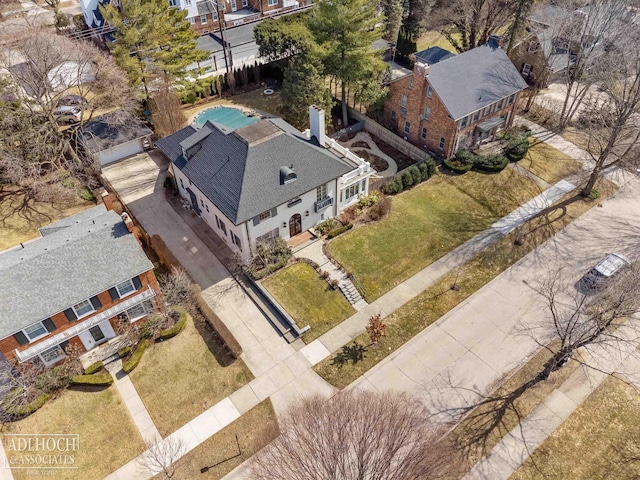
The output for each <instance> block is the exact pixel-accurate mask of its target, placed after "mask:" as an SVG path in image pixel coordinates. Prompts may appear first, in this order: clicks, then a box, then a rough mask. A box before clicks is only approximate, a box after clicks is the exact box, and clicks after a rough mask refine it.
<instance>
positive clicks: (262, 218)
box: [259, 210, 271, 221]
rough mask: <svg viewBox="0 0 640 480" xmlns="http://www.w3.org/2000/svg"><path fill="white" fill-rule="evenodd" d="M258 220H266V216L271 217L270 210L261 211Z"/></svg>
mask: <svg viewBox="0 0 640 480" xmlns="http://www.w3.org/2000/svg"><path fill="white" fill-rule="evenodd" d="M259 217H260V221H263V220H266V219H267V218H271V210H267V211H266V212H262V213H261V214H260V215H259Z"/></svg>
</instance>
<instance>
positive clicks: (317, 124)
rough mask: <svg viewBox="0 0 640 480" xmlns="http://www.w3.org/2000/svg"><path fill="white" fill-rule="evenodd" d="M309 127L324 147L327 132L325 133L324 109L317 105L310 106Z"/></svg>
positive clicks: (312, 134) (313, 135)
mask: <svg viewBox="0 0 640 480" xmlns="http://www.w3.org/2000/svg"><path fill="white" fill-rule="evenodd" d="M309 129H310V131H311V136H312V137H316V140H317V141H318V143H319V144H320V146H321V147H323V148H324V143H325V133H324V110H323V109H321V108H320V107H316V106H315V105H311V106H310V107H309Z"/></svg>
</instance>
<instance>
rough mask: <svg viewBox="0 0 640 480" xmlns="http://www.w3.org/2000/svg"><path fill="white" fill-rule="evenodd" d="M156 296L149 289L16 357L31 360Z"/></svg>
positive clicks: (21, 359)
mask: <svg viewBox="0 0 640 480" xmlns="http://www.w3.org/2000/svg"><path fill="white" fill-rule="evenodd" d="M155 295H156V292H155V291H154V290H153V289H152V288H151V287H149V288H147V290H145V291H144V292H142V293H139V294H138V295H135V296H133V297H130V298H127V299H126V300H125V301H124V302H120V303H119V304H117V305H115V306H113V307H111V308H109V309H107V310H105V311H104V312H100V313H98V314H97V315H94V316H93V317H90V318H88V319H87V320H85V321H84V322H79V323H77V324H75V325H74V326H72V327H70V328H67V329H66V330H65V331H63V332H60V333H58V334H57V335H54V336H53V337H51V338H47V339H46V340H45V341H44V342H40V343H38V344H36V345H34V346H33V347H29V348H27V349H25V350H22V351H18V350H16V356H17V357H18V360H19V361H21V362H24V361H25V360H29V359H30V358H33V357H35V356H36V355H38V354H40V353H42V352H44V351H45V350H48V349H49V348H53V347H55V346H56V345H59V344H60V343H62V342H64V341H66V340H69V339H70V338H72V337H75V336H76V335H78V334H79V333H81V332H84V331H85V330H88V329H90V328H91V327H94V326H96V325H97V324H99V323H101V322H103V321H105V320H109V319H110V318H112V317H115V316H116V315H118V314H119V313H122V312H124V311H125V310H128V309H130V308H131V307H134V306H136V305H138V304H139V303H142V302H144V301H145V300H149V299H150V298H153V297H154V296H155Z"/></svg>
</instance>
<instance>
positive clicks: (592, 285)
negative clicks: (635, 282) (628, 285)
mask: <svg viewBox="0 0 640 480" xmlns="http://www.w3.org/2000/svg"><path fill="white" fill-rule="evenodd" d="M630 266H631V262H630V261H629V259H628V258H627V257H625V256H624V255H622V254H620V253H608V254H607V255H606V256H605V257H604V258H603V259H602V260H600V261H599V262H598V263H597V264H596V265H595V266H594V267H593V268H592V269H591V270H589V271H588V272H587V273H586V274H585V275H584V277H582V283H583V285H584V286H585V287H587V288H588V289H590V290H598V289H600V288H602V287H604V285H605V283H606V282H607V280H609V279H610V278H613V277H615V276H616V275H617V274H618V273H620V272H621V271H622V270H623V269H625V268H627V267H630Z"/></svg>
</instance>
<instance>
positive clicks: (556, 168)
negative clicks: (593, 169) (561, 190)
mask: <svg viewBox="0 0 640 480" xmlns="http://www.w3.org/2000/svg"><path fill="white" fill-rule="evenodd" d="M529 143H530V144H531V146H530V147H529V151H528V152H527V154H526V155H525V157H524V158H523V159H522V160H520V161H519V162H518V165H520V166H521V167H524V168H526V169H527V170H529V171H530V172H531V173H533V174H534V175H537V176H538V177H540V178H542V179H543V180H545V181H546V182H548V183H550V184H552V185H553V184H554V183H557V182H559V181H560V180H562V179H563V178H565V177H567V176H569V175H571V174H573V173H576V172H577V171H578V170H580V163H578V161H577V160H574V159H573V158H571V157H570V156H568V155H566V154H564V153H562V152H561V151H560V150H557V149H555V148H553V147H552V146H550V145H547V144H546V143H544V142H541V141H539V140H536V139H534V138H530V139H529Z"/></svg>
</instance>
